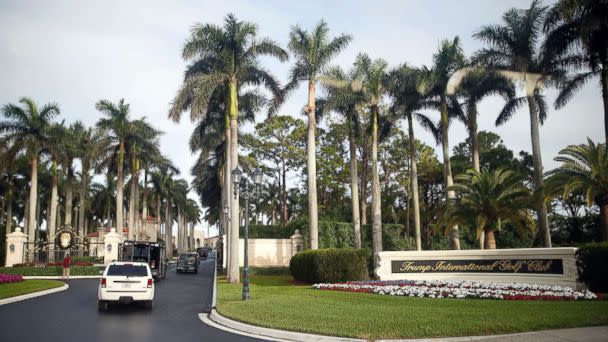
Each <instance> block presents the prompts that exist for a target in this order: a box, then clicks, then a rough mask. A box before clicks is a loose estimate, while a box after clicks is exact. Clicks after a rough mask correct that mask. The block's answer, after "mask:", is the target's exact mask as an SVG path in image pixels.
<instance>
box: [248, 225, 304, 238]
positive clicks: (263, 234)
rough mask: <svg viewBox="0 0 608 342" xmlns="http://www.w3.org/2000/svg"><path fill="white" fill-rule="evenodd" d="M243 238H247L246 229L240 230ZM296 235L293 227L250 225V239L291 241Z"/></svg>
mask: <svg viewBox="0 0 608 342" xmlns="http://www.w3.org/2000/svg"><path fill="white" fill-rule="evenodd" d="M239 233H240V235H239V236H241V237H243V236H245V227H241V228H240V232H239ZM293 233H294V230H293V229H292V227H291V226H289V225H287V226H281V225H267V226H264V225H250V226H249V238H250V239H289V238H290V237H291V236H292V235H293Z"/></svg>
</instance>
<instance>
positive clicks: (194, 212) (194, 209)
mask: <svg viewBox="0 0 608 342" xmlns="http://www.w3.org/2000/svg"><path fill="white" fill-rule="evenodd" d="M184 216H185V219H186V222H187V223H188V225H189V226H190V229H189V232H188V237H189V238H188V243H187V247H188V250H192V249H193V248H194V225H195V224H197V223H200V222H201V218H200V217H201V209H200V207H199V206H198V203H196V201H195V200H193V199H190V198H188V199H187V200H186V206H185V208H184Z"/></svg>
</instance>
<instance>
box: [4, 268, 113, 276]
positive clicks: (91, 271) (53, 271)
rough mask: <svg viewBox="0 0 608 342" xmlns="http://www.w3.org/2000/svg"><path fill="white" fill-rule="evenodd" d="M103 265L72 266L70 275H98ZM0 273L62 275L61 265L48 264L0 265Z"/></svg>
mask: <svg viewBox="0 0 608 342" xmlns="http://www.w3.org/2000/svg"><path fill="white" fill-rule="evenodd" d="M104 269H105V267H103V266H99V267H97V266H72V267H71V268H70V275H71V276H79V275H100V274H101V273H100V272H103V270H104ZM0 273H4V274H18V275H22V276H61V275H63V267H61V266H49V267H31V266H23V267H0Z"/></svg>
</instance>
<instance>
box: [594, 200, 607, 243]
mask: <svg viewBox="0 0 608 342" xmlns="http://www.w3.org/2000/svg"><path fill="white" fill-rule="evenodd" d="M595 203H596V204H597V206H598V207H599V208H600V229H601V230H602V240H603V241H608V194H604V195H603V196H598V197H597V198H596V199H595Z"/></svg>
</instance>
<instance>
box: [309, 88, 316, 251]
mask: <svg viewBox="0 0 608 342" xmlns="http://www.w3.org/2000/svg"><path fill="white" fill-rule="evenodd" d="M307 111H308V140H307V141H308V144H307V148H306V155H307V161H306V168H307V171H308V226H309V229H308V234H309V237H310V249H319V222H318V207H317V159H316V158H317V157H316V153H317V151H316V145H315V143H316V140H315V133H316V129H317V122H316V118H315V81H314V80H309V81H308V108H307Z"/></svg>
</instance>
